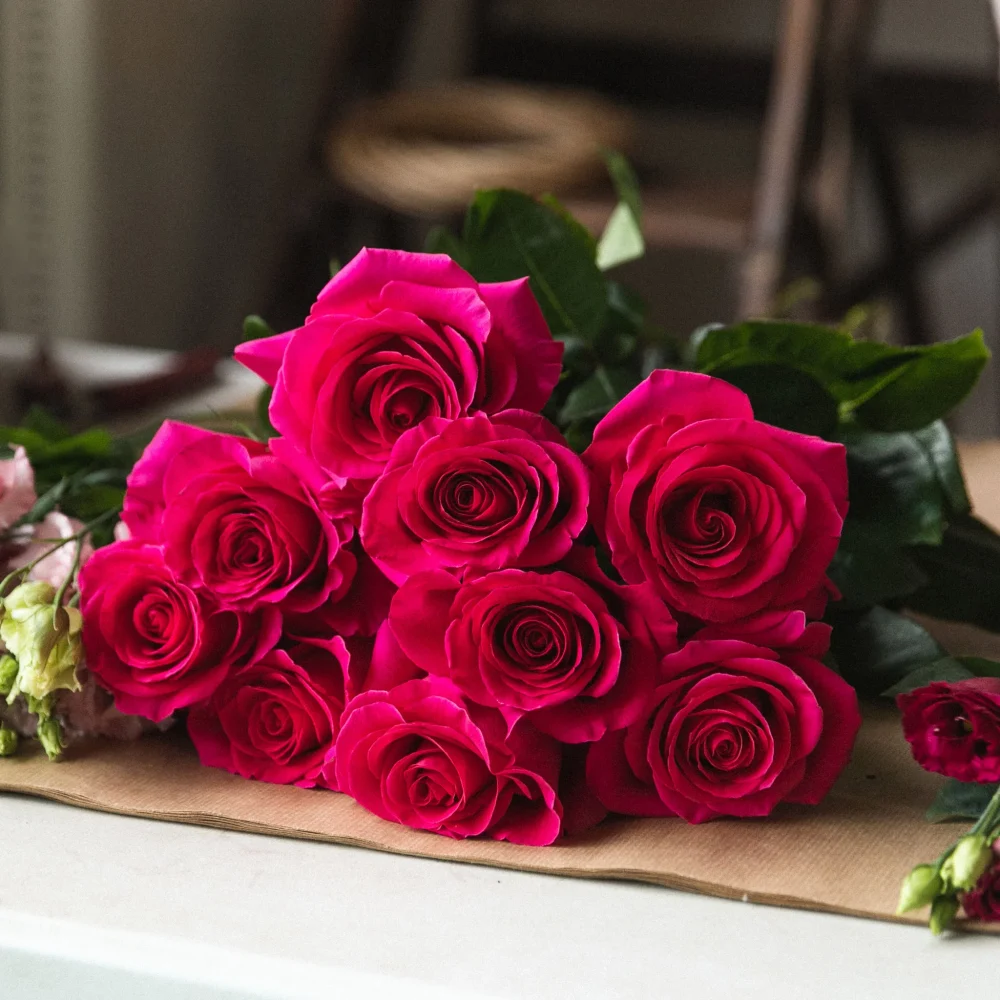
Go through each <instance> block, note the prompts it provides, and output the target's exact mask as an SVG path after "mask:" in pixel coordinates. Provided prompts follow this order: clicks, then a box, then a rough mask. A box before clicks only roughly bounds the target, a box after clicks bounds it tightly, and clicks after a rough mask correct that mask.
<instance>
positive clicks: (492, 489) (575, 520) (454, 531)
mask: <svg viewBox="0 0 1000 1000" xmlns="http://www.w3.org/2000/svg"><path fill="white" fill-rule="evenodd" d="M588 496H589V476H588V473H587V470H586V467H585V466H584V465H583V463H582V461H581V460H580V459H579V457H578V456H577V455H576V454H574V452H572V451H571V450H570V449H569V448H568V447H567V445H566V443H565V441H564V440H563V438H562V436H561V435H560V434H559V432H558V431H557V430H556V429H555V428H554V427H553V426H552V425H551V424H550V423H549V422H548V421H547V420H545V419H544V418H543V417H540V416H538V415H537V414H534V413H527V412H525V411H521V410H506V411H504V412H503V413H498V414H497V415H496V416H494V417H488V416H486V415H485V414H483V413H478V414H475V415H474V416H471V417H465V418H462V419H459V420H453V421H445V420H428V421H426V422H424V423H423V424H421V425H420V426H419V427H417V428H414V429H413V430H412V431H410V432H409V433H407V434H405V435H404V436H403V437H401V438H400V439H399V441H398V442H397V443H396V447H395V448H393V451H392V457H391V458H390V459H389V464H388V465H387V466H386V468H385V472H384V473H383V474H382V475H381V476H380V477H379V479H378V480H377V481H376V482H375V485H374V486H373V487H372V490H371V493H369V494H368V497H367V499H366V500H365V504H364V510H363V513H362V517H361V541H362V544H363V545H364V547H365V551H367V552H368V554H369V555H370V556H371V557H372V558H373V559H374V560H375V562H376V563H377V564H378V565H379V566H380V567H381V568H382V570H383V572H384V573H385V574H386V576H388V577H389V578H390V579H391V580H393V581H394V582H396V583H402V582H403V581H404V580H406V578H407V577H408V576H410V575H411V574H413V573H419V572H421V571H422V570H430V569H441V568H454V569H458V570H461V569H464V568H465V567H475V568H477V569H499V568H501V567H503V566H544V565H546V564H548V563H553V562H556V561H557V560H558V559H561V558H562V557H563V556H564V555H565V554H566V553H567V552H568V551H569V549H570V546H571V545H572V544H573V539H574V538H576V537H577V536H578V535H579V534H580V533H581V532H582V531H583V529H584V527H585V526H586V524H587V500H588Z"/></svg>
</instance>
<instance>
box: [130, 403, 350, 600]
mask: <svg viewBox="0 0 1000 1000" xmlns="http://www.w3.org/2000/svg"><path fill="white" fill-rule="evenodd" d="M122 519H123V520H124V522H125V524H126V525H127V527H128V529H129V531H131V533H132V536H133V537H134V538H136V539H139V540H141V541H148V542H153V543H157V544H158V543H161V542H162V544H163V546H164V552H165V557H166V561H167V563H168V564H169V565H170V566H171V568H172V569H173V570H174V571H175V572H176V573H177V576H178V577H179V578H180V579H181V580H182V581H183V582H184V583H186V584H188V585H189V586H192V587H196V588H202V589H205V590H208V591H210V592H211V593H212V594H213V596H214V597H215V598H216V599H217V600H218V601H219V602H220V603H221V604H223V605H225V606H228V607H233V608H239V609H242V610H252V609H255V608H259V607H262V606H264V605H267V604H274V605H279V606H280V607H281V609H282V610H284V611H289V612H302V611H311V610H313V609H314V608H317V607H319V606H320V605H322V604H324V603H326V602H328V601H336V600H337V599H339V598H340V597H342V596H343V595H344V594H345V593H346V592H347V590H348V588H349V586H350V584H351V580H352V579H353V577H354V572H355V568H356V560H355V557H354V555H353V554H352V553H351V552H350V550H349V549H348V547H347V542H348V541H349V540H350V538H351V536H352V534H353V528H352V527H351V525H350V524H349V523H348V522H347V521H346V520H335V519H333V518H331V517H329V516H328V515H327V514H325V513H324V512H323V511H322V510H321V509H320V506H319V502H318V501H317V499H316V497H315V496H314V495H313V493H312V491H311V490H310V489H309V488H308V484H307V483H305V482H303V480H302V477H301V475H300V474H299V473H298V472H293V471H292V470H290V469H289V468H288V467H287V466H286V465H284V463H282V462H281V461H280V459H278V458H277V457H275V456H274V455H272V454H271V453H270V452H269V451H268V448H267V446H265V445H263V444H259V443H258V442H256V441H251V440H249V439H246V438H239V437H233V436H230V435H227V434H215V433H212V432H211V431H205V430H201V429H200V428H197V427H189V426H187V425H185V424H178V423H174V422H173V421H167V422H166V423H165V424H164V425H163V426H162V427H161V428H160V430H159V431H158V432H157V434H156V437H154V438H153V440H152V442H150V444H149V446H148V447H147V448H146V450H145V452H144V453H143V456H142V458H140V459H139V461H138V463H137V464H136V466H135V468H134V469H133V470H132V473H131V475H130V476H129V481H128V491H127V493H126V495H125V507H124V511H123V513H122Z"/></svg>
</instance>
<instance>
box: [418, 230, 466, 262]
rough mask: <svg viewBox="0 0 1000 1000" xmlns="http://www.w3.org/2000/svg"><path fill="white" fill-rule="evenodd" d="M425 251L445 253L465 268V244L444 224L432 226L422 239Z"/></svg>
mask: <svg viewBox="0 0 1000 1000" xmlns="http://www.w3.org/2000/svg"><path fill="white" fill-rule="evenodd" d="M424 252H425V253H443V254H447V255H448V256H449V257H450V258H451V259H452V260H453V261H455V263H456V264H458V265H459V266H461V267H465V268H466V269H468V268H467V258H468V255H467V253H466V249H465V244H464V243H463V242H462V241H461V240H460V239H459V238H458V237H457V236H456V235H455V234H454V233H453V232H452V231H451V230H450V229H448V228H447V227H446V226H432V227H431V229H430V231H429V232H428V233H427V238H426V239H425V240H424Z"/></svg>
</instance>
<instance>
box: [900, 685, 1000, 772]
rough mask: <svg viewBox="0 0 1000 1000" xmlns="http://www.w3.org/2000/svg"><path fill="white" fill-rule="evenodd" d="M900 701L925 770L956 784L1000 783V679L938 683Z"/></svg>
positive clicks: (906, 728)
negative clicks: (960, 782) (951, 779)
mask: <svg viewBox="0 0 1000 1000" xmlns="http://www.w3.org/2000/svg"><path fill="white" fill-rule="evenodd" d="M896 703H897V704H898V705H899V708H900V711H901V712H902V713H903V735H904V736H905V737H906V739H907V741H908V742H909V744H910V749H911V750H912V752H913V756H914V758H915V759H916V761H917V763H918V764H919V765H920V766H921V767H922V768H924V769H925V770H927V771H934V772H935V773H937V774H944V775H947V776H948V777H949V778H956V779H957V780H958V781H976V782H986V781H1000V678H996V677H974V678H972V679H970V680H966V681H958V682H956V683H954V684H951V683H945V682H943V681H938V682H935V683H934V684H928V685H927V686H926V687H922V688H917V689H916V690H915V691H910V692H908V693H906V694H901V695H899V696H898V697H897V698H896Z"/></svg>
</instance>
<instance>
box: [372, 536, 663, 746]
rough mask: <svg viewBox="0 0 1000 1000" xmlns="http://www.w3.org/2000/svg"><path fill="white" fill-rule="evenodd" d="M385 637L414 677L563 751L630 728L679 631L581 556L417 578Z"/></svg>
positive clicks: (401, 595) (586, 554)
mask: <svg viewBox="0 0 1000 1000" xmlns="http://www.w3.org/2000/svg"><path fill="white" fill-rule="evenodd" d="M389 626H390V628H391V630H392V632H393V634H394V636H395V637H396V640H397V641H398V643H399V645H400V647H401V648H402V649H403V651H404V652H405V653H406V655H407V656H409V657H410V659H412V660H413V662H414V663H416V664H417V665H418V666H419V667H421V668H422V669H424V670H427V671H428V672H429V673H432V674H440V675H442V676H445V677H448V678H449V679H450V680H451V681H452V682H453V683H454V684H455V685H456V686H457V687H458V688H459V689H460V690H461V691H462V693H463V694H464V695H466V697H468V698H471V699H472V700H473V701H474V702H476V703H477V704H480V705H488V706H490V707H491V708H496V709H499V710H500V712H501V713H502V714H503V716H504V718H505V719H506V720H507V723H508V725H511V726H512V725H514V723H516V722H517V720H518V719H520V718H521V717H522V716H524V717H527V718H528V719H530V721H531V722H532V724H533V725H534V726H535V727H536V728H537V729H540V730H541V731H542V732H544V733H548V734H549V735H551V736H554V737H555V738H556V739H559V740H561V741H563V742H566V743H585V742H590V741H593V740H596V739H599V738H600V737H601V736H603V735H604V733H605V732H607V731H608V730H612V729H621V728H622V727H624V726H627V725H628V724H629V723H631V722H634V721H635V719H636V718H637V717H638V715H639V713H640V712H641V710H642V707H643V704H644V703H645V700H646V698H647V696H648V694H649V692H650V690H651V689H652V686H653V679H654V671H655V668H656V665H657V663H658V662H659V658H660V656H661V655H662V654H663V653H665V652H669V651H671V650H673V649H675V648H676V645H677V643H676V634H677V626H676V624H675V622H674V621H673V619H672V618H671V617H670V613H669V612H668V611H667V609H666V608H665V607H664V605H663V602H662V601H660V599H659V598H658V597H657V596H656V594H655V592H654V591H653V590H652V588H651V587H649V586H648V585H637V586H620V585H617V584H615V583H613V582H612V581H611V580H609V579H608V578H607V577H606V576H605V575H604V573H602V572H601V570H600V569H599V567H598V565H597V559H596V558H595V556H594V553H593V550H589V549H576V550H574V551H573V553H572V554H571V555H570V556H569V557H567V559H566V560H565V561H564V562H563V563H562V564H560V565H559V566H558V567H556V568H555V569H552V570H546V571H545V572H531V571H527V570H520V569H503V570H496V571H494V572H492V573H484V574H481V575H470V576H467V577H466V579H465V582H464V583H459V581H458V580H456V579H455V578H454V577H453V576H451V575H450V574H448V573H445V572H443V571H441V570H436V571H431V572H428V573H420V574H418V575H416V576H412V577H410V579H409V580H408V581H407V582H406V583H405V584H404V585H403V586H402V588H401V589H400V590H399V591H398V592H397V593H396V596H395V597H394V598H393V602H392V607H391V610H390V613H389Z"/></svg>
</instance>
